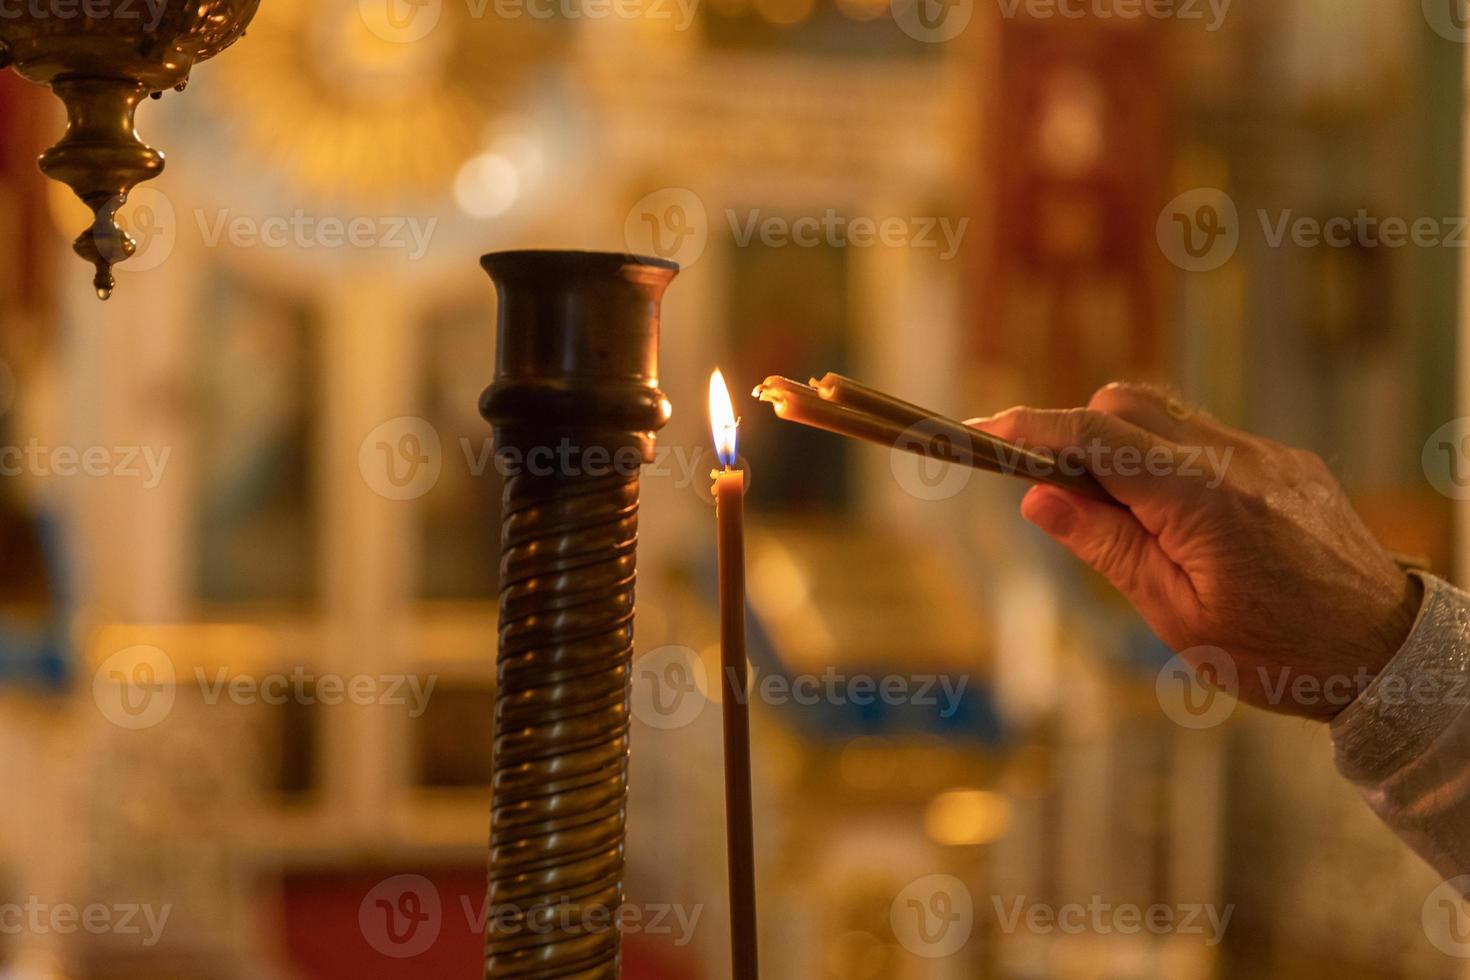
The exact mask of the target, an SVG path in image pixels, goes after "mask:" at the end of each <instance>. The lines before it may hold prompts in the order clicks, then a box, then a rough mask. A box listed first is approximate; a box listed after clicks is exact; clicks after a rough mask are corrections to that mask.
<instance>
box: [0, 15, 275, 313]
mask: <svg viewBox="0 0 1470 980" xmlns="http://www.w3.org/2000/svg"><path fill="white" fill-rule="evenodd" d="M259 4H260V0H150V2H147V3H140V2H136V0H90V2H88V3H81V4H73V3H61V2H58V0H49V2H48V0H32V2H28V3H25V4H7V5H6V8H7V9H0V68H3V67H6V66H10V67H14V68H15V70H16V71H17V72H18V73H20V75H21V76H22V77H24V78H27V79H29V80H30V81H33V82H38V83H40V84H42V85H48V86H50V88H51V91H53V92H54V93H56V96H57V97H58V98H59V99H61V101H62V102H63V103H65V104H66V114H67V127H66V133H65V135H64V136H62V138H61V140H60V142H58V143H57V144H56V145H55V146H52V147H51V148H50V149H48V150H46V151H45V152H44V153H42V154H41V158H40V165H41V172H42V173H44V174H45V175H46V176H48V177H50V178H52V179H53V180H59V181H61V182H62V183H64V184H66V185H67V186H69V187H70V188H71V189H72V190H73V191H75V192H76V195H77V197H79V198H81V199H82V201H84V202H85V203H86V205H87V206H88V207H89V208H91V209H92V214H93V222H92V225H91V227H89V228H88V229H87V230H86V231H84V232H82V234H81V235H80V236H78V238H77V240H76V242H75V243H74V244H73V246H72V247H73V249H75V251H76V253H77V254H78V255H80V256H81V257H82V258H84V259H86V260H87V261H88V262H90V263H92V265H93V267H94V268H95V269H96V276H95V277H94V278H93V280H92V283H93V285H95V286H96V287H97V296H98V297H99V298H100V299H107V297H108V296H110V295H111V294H112V289H113V286H114V285H115V284H116V283H115V280H114V277H113V272H112V267H113V266H114V265H115V264H117V263H118V262H122V261H124V260H126V259H127V258H128V257H130V256H131V255H132V254H133V252H135V251H136V250H137V244H136V243H135V242H134V241H133V239H132V238H131V237H129V235H128V234H127V232H125V231H123V229H122V228H121V227H119V225H118V223H117V210H118V208H120V207H122V205H123V204H124V203H126V201H127V199H128V194H129V193H130V192H131V191H132V189H133V188H134V187H135V186H136V185H138V184H139V183H142V182H143V181H145V180H151V179H153V178H154V177H157V176H158V175H159V174H160V173H162V172H163V163H164V159H163V154H162V153H161V152H159V151H158V150H155V149H154V148H153V147H151V146H149V145H148V144H147V143H144V142H143V141H142V140H141V139H139V138H138V134H137V132H136V131H135V130H134V128H133V117H134V115H135V113H136V112H137V109H138V103H139V102H141V101H143V97H144V96H147V95H151V96H153V97H154V98H160V97H161V96H162V94H163V92H164V90H165V89H170V88H172V89H176V90H179V91H182V90H183V89H184V86H185V85H187V84H188V81H189V72H190V71H191V70H192V69H193V67H194V65H196V64H197V63H199V62H201V61H204V60H206V59H208V58H212V57H214V56H215V55H217V54H219V53H220V52H221V51H223V50H224V49H225V48H227V47H229V46H230V45H231V44H233V43H234V42H235V41H236V40H238V39H239V38H240V36H241V35H242V34H244V32H245V28H246V26H247V25H248V24H249V23H250V19H251V18H252V17H253V16H255V11H256V8H257V6H259Z"/></svg>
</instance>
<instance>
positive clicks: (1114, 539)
mask: <svg viewBox="0 0 1470 980" xmlns="http://www.w3.org/2000/svg"><path fill="white" fill-rule="evenodd" d="M1091 557H1092V565H1093V567H1094V568H1096V569H1097V570H1098V571H1099V572H1102V574H1103V575H1105V576H1107V578H1108V579H1109V581H1111V582H1112V583H1113V585H1115V586H1117V588H1118V590H1119V591H1121V592H1123V593H1124V594H1132V593H1133V591H1134V590H1135V589H1136V588H1137V586H1138V555H1137V549H1136V548H1135V542H1134V541H1133V539H1132V538H1131V536H1130V535H1128V534H1126V533H1124V531H1123V529H1122V528H1120V527H1112V528H1109V529H1108V530H1107V531H1106V532H1105V533H1104V534H1103V535H1102V536H1101V537H1099V538H1098V540H1097V541H1096V543H1095V544H1094V545H1093V548H1092V556H1091Z"/></svg>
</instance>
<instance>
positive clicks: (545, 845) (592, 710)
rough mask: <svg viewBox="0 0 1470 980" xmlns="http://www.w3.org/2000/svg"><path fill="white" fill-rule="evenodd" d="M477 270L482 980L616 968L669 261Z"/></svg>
mask: <svg viewBox="0 0 1470 980" xmlns="http://www.w3.org/2000/svg"><path fill="white" fill-rule="evenodd" d="M481 264H482V265H483V266H484V267H485V270H486V271H487V272H488V273H489V274H490V277H491V279H492V280H493V281H494V283H495V288H496V292H497V294H498V296H499V316H498V325H497V334H498V339H499V343H498V346H497V350H496V365H495V381H494V383H493V384H491V386H490V387H489V388H488V389H487V390H486V392H485V394H484V396H483V398H482V399H481V401H480V410H481V413H482V414H483V415H484V416H485V418H486V419H488V420H489V421H490V422H491V424H493V425H494V426H495V451H496V455H497V459H498V460H499V465H500V467H501V468H502V471H503V472H505V473H506V474H507V479H506V484H505V508H504V513H503V517H502V520H503V522H504V523H503V526H502V537H501V541H502V545H503V553H502V557H501V593H500V655H499V664H498V667H499V669H498V676H499V690H498V694H497V698H496V705H495V724H496V729H495V731H496V734H495V785H494V791H493V800H492V804H491V807H492V813H491V833H490V888H489V895H488V898H487V901H488V903H489V908H488V913H489V914H488V919H487V922H488V927H487V930H486V940H485V975H486V976H487V977H490V978H495V980H501V978H510V977H525V978H533V977H534V978H550V977H579V978H588V980H592V978H616V977H617V976H618V972H619V935H618V932H617V929H616V923H617V921H618V915H617V910H618V907H619V906H620V905H621V903H622V896H623V848H624V837H625V830H624V820H625V803H626V798H627V791H628V730H629V723H628V719H629V709H628V678H629V666H630V663H631V660H632V655H633V608H634V602H633V582H634V569H635V564H636V556H637V546H638V471H639V467H640V466H641V464H642V463H644V462H647V461H651V460H652V456H653V446H654V433H655V432H656V431H657V430H658V429H659V428H660V427H662V426H663V424H664V422H666V421H667V420H668V415H669V403H668V400H667V399H666V398H665V397H664V395H663V393H662V392H660V391H659V390H658V330H659V301H660V299H661V298H662V296H663V291H664V289H665V288H666V287H667V286H668V284H669V281H670V280H671V279H673V277H674V274H675V273H676V272H677V266H675V265H673V264H672V263H669V262H664V261H661V260H657V259H648V258H642V257H639V256H633V255H620V254H605V253H596V252H501V253H496V254H492V255H487V256H485V258H484V259H483V260H482V261H481Z"/></svg>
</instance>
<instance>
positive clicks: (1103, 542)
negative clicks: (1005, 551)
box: [971, 385, 1421, 720]
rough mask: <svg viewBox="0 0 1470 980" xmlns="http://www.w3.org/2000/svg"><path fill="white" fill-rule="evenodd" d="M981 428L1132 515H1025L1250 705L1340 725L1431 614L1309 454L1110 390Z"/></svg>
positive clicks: (1051, 499) (1046, 496)
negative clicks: (1081, 480)
mask: <svg viewBox="0 0 1470 980" xmlns="http://www.w3.org/2000/svg"><path fill="white" fill-rule="evenodd" d="M971 424H972V425H974V426H975V427H977V428H979V429H981V430H983V431H985V432H989V433H991V434H992V435H995V436H999V437H1000V438H1002V439H1007V440H1010V441H1012V442H1019V443H1021V444H1023V445H1025V446H1026V447H1028V448H1033V449H1034V448H1045V449H1049V450H1051V451H1052V452H1053V453H1055V454H1057V456H1058V459H1059V461H1061V462H1065V461H1066V460H1067V459H1068V458H1069V457H1070V458H1072V459H1073V460H1074V461H1076V460H1077V459H1078V458H1079V457H1078V454H1079V453H1080V454H1081V455H1080V460H1081V461H1082V462H1083V463H1084V465H1086V466H1087V467H1088V468H1089V469H1091V470H1092V471H1093V474H1094V475H1095V476H1096V477H1097V478H1098V480H1099V482H1101V483H1102V484H1103V486H1105V487H1106V488H1107V489H1108V491H1109V492H1110V493H1111V494H1112V495H1113V496H1114V497H1116V498H1117V499H1118V500H1119V501H1121V502H1122V503H1123V504H1124V505H1125V507H1116V506H1113V505H1110V504H1104V503H1098V502H1096V501H1093V500H1089V499H1086V498H1083V497H1080V496H1077V495H1075V494H1072V493H1068V492H1067V491H1065V490H1059V489H1056V488H1053V487H1050V486H1037V487H1034V488H1032V490H1031V491H1030V492H1029V493H1027V495H1026V498H1025V500H1024V501H1023V503H1022V505H1021V512H1022V514H1023V515H1024V516H1025V517H1026V519H1027V520H1029V521H1031V522H1032V523H1033V524H1035V525H1037V526H1038V527H1040V528H1041V529H1042V530H1044V531H1045V532H1047V533H1048V534H1050V535H1051V536H1052V537H1053V538H1055V539H1056V540H1057V541H1058V542H1060V543H1061V544H1062V545H1064V546H1065V547H1066V548H1067V549H1068V550H1070V551H1071V552H1072V553H1073V554H1075V555H1076V556H1077V557H1078V558H1080V559H1082V560H1083V561H1085V562H1086V563H1087V564H1089V565H1091V566H1092V567H1093V568H1095V569H1097V570H1098V571H1099V572H1101V573H1102V574H1103V575H1105V576H1107V578H1108V579H1109V580H1110V581H1111V582H1112V583H1113V585H1114V586H1116V587H1117V588H1118V590H1119V591H1120V592H1122V593H1123V595H1124V596H1125V597H1126V598H1127V599H1128V600H1129V601H1130V602H1131V603H1132V604H1133V605H1134V607H1135V608H1137V610H1138V612H1139V613H1140V614H1141V615H1142V616H1143V618H1144V620H1145V621H1147V623H1148V624H1149V626H1150V627H1152V628H1153V630H1154V632H1155V633H1157V634H1158V636H1159V638H1160V639H1161V640H1163V641H1164V642H1165V643H1166V644H1168V645H1169V646H1170V647H1171V648H1173V649H1174V650H1176V651H1178V652H1179V653H1181V654H1182V655H1183V656H1184V658H1185V659H1186V660H1188V661H1190V662H1191V664H1192V665H1193V666H1194V667H1196V668H1197V669H1198V668H1199V667H1200V666H1201V663H1202V662H1205V661H1208V660H1210V659H1211V658H1212V657H1216V656H1218V654H1213V653H1210V652H1208V651H1207V650H1200V649H1199V648H1208V647H1217V648H1220V649H1223V650H1224V651H1226V652H1227V653H1228V654H1229V656H1230V658H1231V661H1232V662H1233V665H1234V667H1235V668H1236V674H1237V677H1238V684H1239V691H1238V692H1236V693H1238V696H1239V697H1240V698H1241V700H1243V701H1246V702H1247V703H1250V704H1255V705H1257V706H1259V707H1264V708H1267V709H1269V710H1272V711H1279V712H1283V713H1286V714H1295V715H1305V716H1308V717H1315V718H1321V719H1324V720H1326V719H1330V718H1332V717H1334V716H1335V715H1336V714H1337V713H1338V712H1340V711H1341V710H1342V709H1343V708H1344V707H1346V706H1347V704H1349V703H1351V701H1352V700H1353V699H1354V698H1355V697H1356V696H1357V695H1358V694H1359V693H1361V688H1362V687H1363V686H1364V685H1365V684H1366V682H1367V680H1370V679H1371V678H1372V677H1373V676H1375V675H1376V674H1377V673H1378V672H1379V671H1380V670H1381V669H1382V668H1383V666H1384V665H1385V664H1386V663H1387V662H1388V661H1389V660H1390V659H1391V658H1392V657H1393V655H1394V653H1395V652H1397V650H1398V649H1399V647H1401V646H1402V645H1403V642H1404V640H1405V639H1406V638H1407V636H1408V634H1409V631H1410V629H1411V628H1412V627H1413V623H1414V619H1415V616H1416V614H1417V612H1418V608H1419V604H1420V601H1421V596H1420V592H1421V586H1420V584H1419V582H1418V581H1417V580H1415V579H1413V578H1411V577H1410V576H1408V575H1407V574H1406V573H1405V572H1403V571H1402V570H1401V569H1400V568H1399V567H1398V566H1397V565H1396V564H1395V563H1394V562H1393V560H1392V559H1391V558H1390V557H1389V556H1388V554H1387V553H1386V552H1385V551H1384V550H1383V548H1382V547H1381V546H1380V545H1379V544H1378V542H1377V541H1376V540H1374V538H1373V535H1372V534H1370V533H1369V531H1368V529H1367V528H1366V527H1365V526H1364V525H1363V522H1362V521H1361V520H1360V519H1359V518H1358V515H1357V514H1356V513H1354V511H1353V509H1352V507H1351V506H1350V505H1349V504H1348V501H1347V499H1346V497H1345V496H1344V494H1343V492H1342V489H1341V488H1340V487H1339V486H1338V483H1337V481H1336V480H1335V479H1334V478H1333V476H1332V474H1331V472H1329V470H1328V469H1327V466H1326V465H1325V464H1324V463H1323V462H1322V460H1321V459H1320V458H1318V457H1317V456H1315V455H1313V454H1312V453H1308V452H1304V451H1302V450H1297V449H1291V448H1288V447H1286V446H1282V445H1280V444H1279V443H1275V442H1272V441H1270V440H1268V439H1262V438H1257V437H1255V436H1251V435H1249V434H1247V433H1244V432H1239V431H1237V430H1234V429H1231V428H1229V427H1228V426H1225V425H1222V424H1220V423H1219V422H1217V421H1215V420H1214V419H1212V418H1209V417H1208V416H1206V415H1204V414H1201V413H1197V412H1193V411H1191V410H1189V409H1188V408H1186V407H1185V406H1183V405H1182V404H1181V403H1180V402H1178V401H1177V400H1175V399H1172V398H1169V397H1167V396H1166V395H1164V394H1163V393H1161V392H1159V391H1157V390H1154V389H1152V388H1148V387H1144V386H1135V385H1110V386H1108V387H1106V388H1104V389H1102V390H1101V391H1099V392H1098V393H1097V394H1096V395H1094V396H1093V399H1092V402H1091V404H1090V405H1089V406H1088V407H1087V408H1086V409H1071V410H1066V411H1042V410H1037V409H1030V408H1014V409H1011V410H1010V411H1007V412H1004V413H1002V414H1000V415H997V416H995V417H993V418H989V419H978V420H976V421H974V422H972V423H971Z"/></svg>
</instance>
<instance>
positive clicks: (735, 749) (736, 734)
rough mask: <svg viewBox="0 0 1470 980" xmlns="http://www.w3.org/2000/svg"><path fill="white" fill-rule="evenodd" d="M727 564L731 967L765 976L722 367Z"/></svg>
mask: <svg viewBox="0 0 1470 980" xmlns="http://www.w3.org/2000/svg"><path fill="white" fill-rule="evenodd" d="M709 417H710V428H711V429H712V430H713V432H714V439H715V451H716V452H717V453H718V454H719V457H720V467H721V468H720V469H718V470H716V471H714V472H713V473H712V474H710V475H711V476H712V477H713V478H714V481H715V483H714V487H713V492H714V495H715V519H716V525H717V533H718V538H717V541H718V558H719V569H720V674H721V678H722V683H723V685H724V688H723V697H722V698H721V701H722V703H723V711H724V722H725V844H726V853H727V858H728V865H729V874H730V963H731V969H730V975H731V977H732V978H733V980H756V978H757V976H759V968H758V953H757V941H756V928H755V841H754V818H753V816H752V813H751V799H750V707H749V704H748V701H747V697H746V692H747V690H748V680H747V678H748V676H749V671H748V667H747V665H746V660H745V471H744V470H741V469H738V468H736V463H737V460H738V457H737V455H736V451H735V450H736V445H735V443H736V430H737V429H738V427H739V424H740V423H739V420H738V419H737V418H736V417H735V407H734V405H733V404H732V403H731V401H730V391H729V389H728V388H726V387H725V379H724V377H723V376H722V375H721V374H720V372H719V371H715V373H714V374H713V375H711V376H710V381H709Z"/></svg>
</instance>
